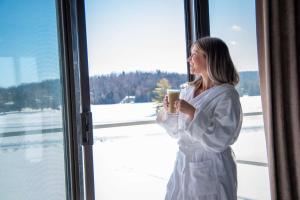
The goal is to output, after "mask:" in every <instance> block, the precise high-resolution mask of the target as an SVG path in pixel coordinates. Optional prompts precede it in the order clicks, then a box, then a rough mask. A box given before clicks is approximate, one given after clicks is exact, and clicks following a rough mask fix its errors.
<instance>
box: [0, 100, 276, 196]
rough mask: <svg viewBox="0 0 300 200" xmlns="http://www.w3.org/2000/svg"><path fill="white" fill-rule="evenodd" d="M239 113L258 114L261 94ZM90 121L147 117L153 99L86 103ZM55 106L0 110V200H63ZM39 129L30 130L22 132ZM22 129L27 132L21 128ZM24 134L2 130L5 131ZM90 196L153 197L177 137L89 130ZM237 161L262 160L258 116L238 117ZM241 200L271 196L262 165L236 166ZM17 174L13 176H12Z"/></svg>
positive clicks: (158, 131) (145, 130) (155, 130)
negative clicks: (91, 149)
mask: <svg viewBox="0 0 300 200" xmlns="http://www.w3.org/2000/svg"><path fill="white" fill-rule="evenodd" d="M241 102H242V105H243V111H244V112H245V113H249V112H261V106H260V97H242V98H241ZM91 108H92V112H93V122H94V124H95V125H96V124H107V123H115V122H126V121H141V120H148V119H149V120H153V119H154V118H155V110H154V105H153V104H152V103H141V104H114V105H92V107H91ZM61 127H62V113H61V111H57V110H56V111H53V110H44V111H43V112H41V111H28V110H27V111H24V112H20V113H7V114H4V115H0V177H1V178H0V199H4V200H5V199H28V200H29V199H30V200H34V199H53V200H54V199H65V183H64V178H65V175H64V155H63V148H64V147H63V138H62V133H61V132H56V133H48V134H42V132H40V134H39V132H38V131H39V130H42V129H53V128H61ZM32 130H37V132H35V134H34V135H28V134H26V133H29V132H30V131H32ZM26 131H27V132H26ZM13 132H14V134H16V133H19V132H20V133H22V136H13V137H1V136H4V135H5V136H7V135H9V134H10V133H13ZM94 139H95V145H94V171H95V191H96V199H99V200H100V199H101V200H102V199H103V200H117V199H126V200H127V199H130V200H140V199H143V200H147V199H149V200H159V199H163V198H164V193H165V186H166V182H167V180H168V178H169V176H170V173H171V171H172V167H173V164H174V160H175V155H176V151H177V145H176V141H175V140H173V139H171V138H170V137H169V136H168V135H167V134H166V133H165V131H164V130H163V129H162V128H161V127H159V126H158V125H156V124H148V125H137V126H126V127H115V128H102V129H95V130H94ZM233 149H234V151H235V155H236V158H237V160H246V161H254V162H261V163H267V156H266V150H265V138H264V132H263V121H262V115H256V116H248V117H245V118H244V123H243V129H242V132H241V135H240V137H239V139H238V141H237V143H235V145H234V146H233ZM238 177H239V178H238V181H239V191H238V195H239V197H240V199H262V200H267V199H270V195H269V183H268V169H267V167H264V166H256V165H249V164H238ZM16 180H18V181H16Z"/></svg>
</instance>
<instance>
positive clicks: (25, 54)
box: [0, 0, 68, 200]
mask: <svg viewBox="0 0 300 200" xmlns="http://www.w3.org/2000/svg"><path fill="white" fill-rule="evenodd" d="M56 10H57V8H56V4H55V1H39V0H30V1H26V2H25V1H19V2H18V3H16V1H9V0H3V1H1V2H0V25H1V33H0V73H1V79H0V177H1V178H0V185H1V187H0V196H1V197H0V198H1V199H26V200H27V199H28V200H33V199H66V198H67V190H66V185H68V184H67V183H66V178H65V177H66V173H65V168H66V166H65V156H64V149H65V142H64V133H65V130H64V129H63V124H64V118H63V109H62V108H63V103H62V102H63V101H62V96H63V92H62V85H61V67H62V66H61V65H60V54H59V46H58V44H59V43H58V41H59V40H58V30H57V24H58V22H57V16H56Z"/></svg>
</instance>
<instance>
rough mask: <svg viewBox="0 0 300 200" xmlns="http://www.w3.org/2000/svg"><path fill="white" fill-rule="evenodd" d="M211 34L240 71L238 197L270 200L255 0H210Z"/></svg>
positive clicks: (236, 150) (235, 147)
mask: <svg viewBox="0 0 300 200" xmlns="http://www.w3.org/2000/svg"><path fill="white" fill-rule="evenodd" d="M209 15H210V16H209V17H210V35H211V36H212V37H220V38H222V39H223V40H224V41H225V42H226V43H227V45H228V47H229V50H230V53H231V56H232V59H233V62H234V64H235V66H236V68H237V70H238V71H239V73H240V83H239V85H238V86H237V90H238V92H239V93H240V96H241V103H242V109H243V112H244V120H243V127H242V131H241V134H240V136H239V139H238V140H237V142H236V143H235V144H234V145H233V150H234V152H235V155H236V159H237V163H238V184H239V186H238V196H239V197H240V198H246V199H271V197H270V192H269V191H270V189H269V177H268V168H267V153H266V143H265V134H264V125H263V116H262V106H261V99H260V90H259V75H258V60H257V51H256V24H255V1H254V0H230V1H218V0H209Z"/></svg>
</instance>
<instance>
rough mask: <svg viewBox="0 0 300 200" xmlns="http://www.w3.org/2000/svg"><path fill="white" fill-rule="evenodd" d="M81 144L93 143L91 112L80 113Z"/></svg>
mask: <svg viewBox="0 0 300 200" xmlns="http://www.w3.org/2000/svg"><path fill="white" fill-rule="evenodd" d="M81 122H82V124H81V125H82V126H81V127H82V145H93V144H94V140H93V118H92V112H90V111H88V112H84V113H81Z"/></svg>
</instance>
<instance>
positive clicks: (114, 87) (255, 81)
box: [90, 71, 260, 104]
mask: <svg viewBox="0 0 300 200" xmlns="http://www.w3.org/2000/svg"><path fill="white" fill-rule="evenodd" d="M162 78H165V79H167V80H168V81H169V83H170V85H171V87H172V88H179V86H180V85H181V84H182V83H185V82H186V81H187V75H186V74H178V73H167V72H161V71H156V72H152V73H149V72H130V73H121V74H110V75H103V76H94V77H91V78H90V91H91V102H92V104H111V103H119V102H120V101H121V100H122V99H123V98H124V97H126V96H135V102H150V101H152V99H153V98H154V96H155V94H154V93H153V90H154V89H155V88H156V87H157V83H158V82H159V81H160V80H161V79H162ZM240 79H241V81H240V83H239V85H238V86H237V90H238V91H239V93H240V95H241V96H243V95H249V96H257V95H260V92H259V78H258V72H257V71H251V72H241V73H240Z"/></svg>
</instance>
